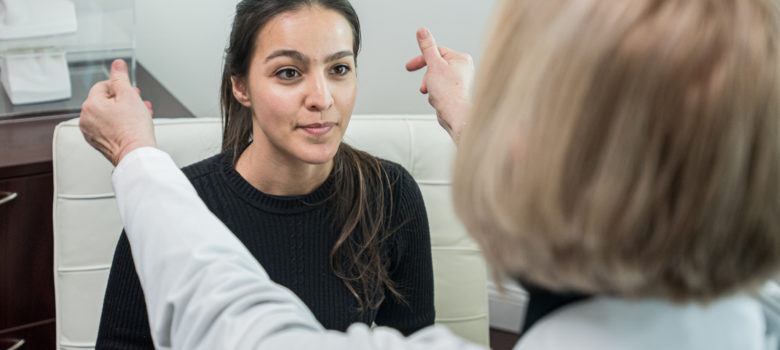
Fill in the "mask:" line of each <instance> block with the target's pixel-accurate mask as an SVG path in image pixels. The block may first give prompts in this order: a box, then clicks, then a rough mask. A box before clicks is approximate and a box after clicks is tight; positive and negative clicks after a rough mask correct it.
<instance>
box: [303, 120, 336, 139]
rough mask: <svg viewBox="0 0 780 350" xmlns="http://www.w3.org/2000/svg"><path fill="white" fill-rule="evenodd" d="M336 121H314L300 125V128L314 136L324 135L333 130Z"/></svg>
mask: <svg viewBox="0 0 780 350" xmlns="http://www.w3.org/2000/svg"><path fill="white" fill-rule="evenodd" d="M335 126H336V123H330V122H327V123H312V124H306V125H301V126H298V128H299V129H301V130H303V131H305V132H306V133H308V134H310V135H312V136H323V135H325V134H327V133H329V132H330V131H331V130H333V127H335Z"/></svg>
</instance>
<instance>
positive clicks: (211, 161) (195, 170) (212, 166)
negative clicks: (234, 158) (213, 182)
mask: <svg viewBox="0 0 780 350" xmlns="http://www.w3.org/2000/svg"><path fill="white" fill-rule="evenodd" d="M225 156H226V154H225V153H220V154H217V155H214V156H211V157H209V158H206V159H204V160H201V161H199V162H197V163H193V164H190V165H188V166H185V167H184V168H182V169H181V171H182V172H183V173H184V175H185V176H187V178H188V179H189V180H190V182H195V181H196V180H198V179H200V178H202V177H204V176H208V175H211V174H215V173H218V172H219V169H220V168H221V166H222V164H223V160H224V158H225Z"/></svg>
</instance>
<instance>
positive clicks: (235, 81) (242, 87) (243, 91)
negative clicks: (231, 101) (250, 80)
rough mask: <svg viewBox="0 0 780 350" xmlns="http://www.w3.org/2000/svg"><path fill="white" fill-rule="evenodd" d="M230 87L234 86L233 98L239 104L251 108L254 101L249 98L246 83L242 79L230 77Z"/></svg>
mask: <svg viewBox="0 0 780 350" xmlns="http://www.w3.org/2000/svg"><path fill="white" fill-rule="evenodd" d="M230 85H232V86H233V97H235V98H236V100H238V103H240V104H241V105H243V106H244V107H247V108H249V107H251V106H252V100H251V99H250V98H249V89H247V86H246V81H245V80H244V79H242V78H239V77H236V76H232V77H230Z"/></svg>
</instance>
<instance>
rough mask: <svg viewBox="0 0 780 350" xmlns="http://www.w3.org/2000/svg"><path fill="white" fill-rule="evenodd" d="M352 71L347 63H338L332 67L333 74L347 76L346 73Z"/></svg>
mask: <svg viewBox="0 0 780 350" xmlns="http://www.w3.org/2000/svg"><path fill="white" fill-rule="evenodd" d="M350 71H352V68H350V67H349V66H348V65H346V64H340V65H337V66H335V67H333V68H331V72H332V73H333V74H336V75H338V76H345V75H347V74H349V72H350Z"/></svg>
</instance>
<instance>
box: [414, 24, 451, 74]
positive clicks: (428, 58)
mask: <svg viewBox="0 0 780 350" xmlns="http://www.w3.org/2000/svg"><path fill="white" fill-rule="evenodd" d="M417 44H418V45H420V51H421V52H422V55H423V58H425V62H426V63H427V64H428V65H429V66H430V65H432V64H437V63H439V62H440V61H444V59H443V58H442V57H441V53H439V47H438V46H437V45H436V39H434V38H433V34H431V31H429V30H428V28H420V29H418V30H417Z"/></svg>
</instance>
